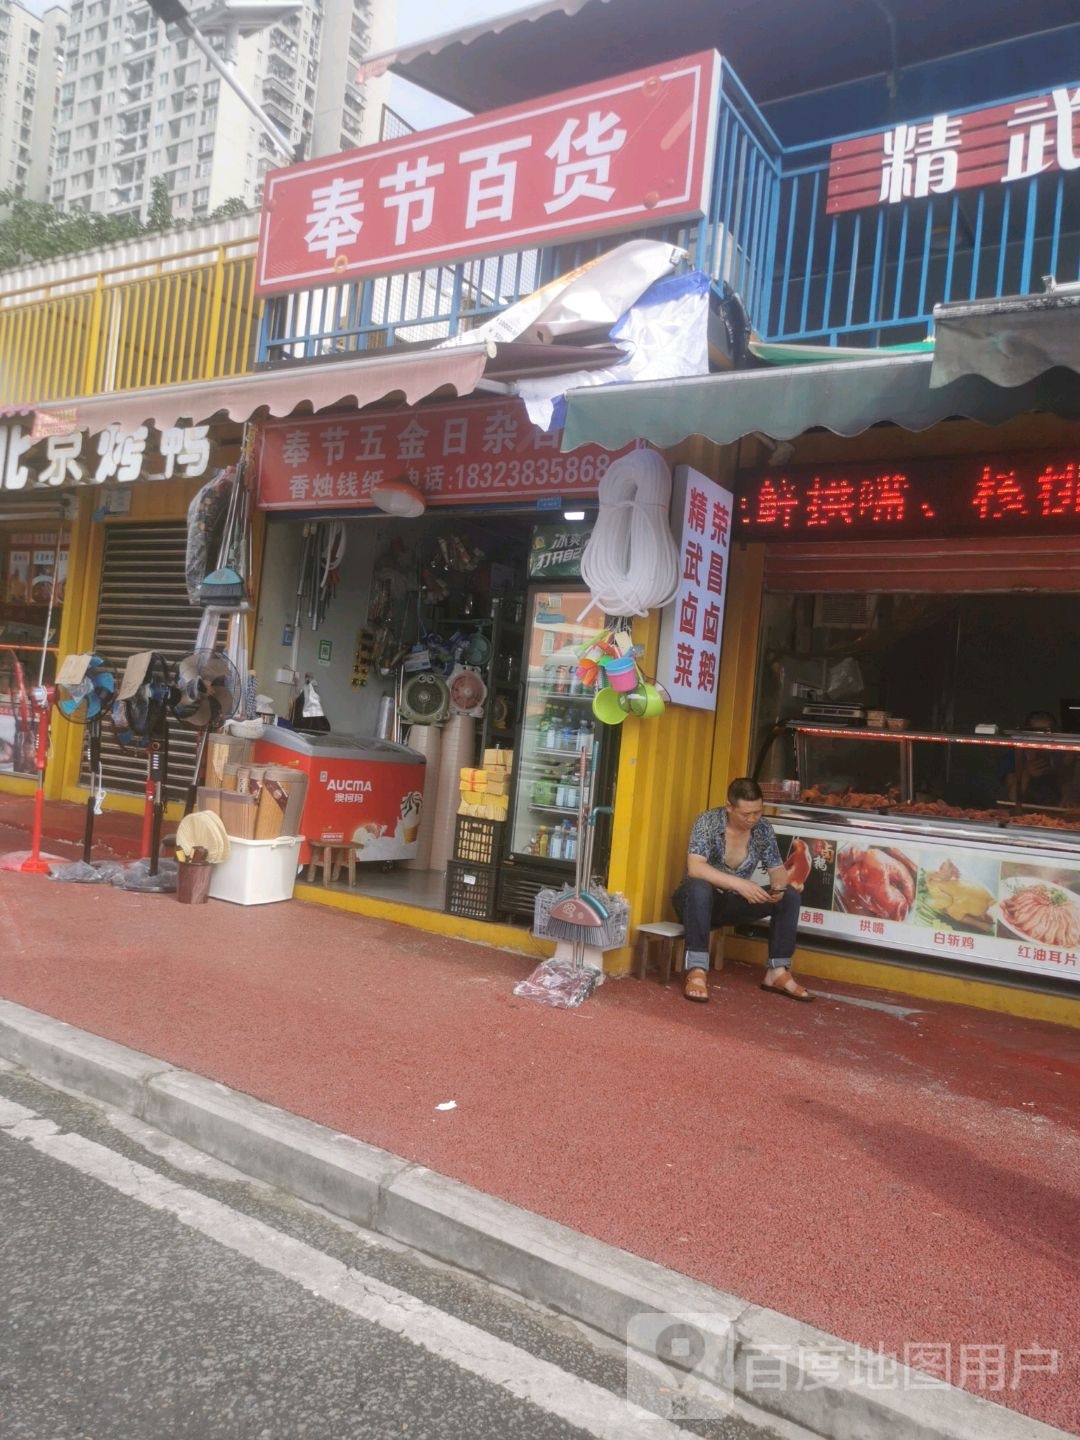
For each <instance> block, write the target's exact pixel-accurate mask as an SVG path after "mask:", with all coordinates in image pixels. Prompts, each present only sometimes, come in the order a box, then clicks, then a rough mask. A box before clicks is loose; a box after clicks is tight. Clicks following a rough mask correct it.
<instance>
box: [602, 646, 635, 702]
mask: <svg viewBox="0 0 1080 1440" xmlns="http://www.w3.org/2000/svg"><path fill="white" fill-rule="evenodd" d="M604 670H605V673H606V674H607V678H608V683H609V684H610V686H611V688H612V689H613V690H620V691H622V692H624V693H625V692H628V691H630V690H636V689H637V683H638V676H637V662H636V661H635V660H634V659H632V658H631V656H629V655H623V656H621V657H620V658H619V659H618V660H607V661H605V662H604Z"/></svg>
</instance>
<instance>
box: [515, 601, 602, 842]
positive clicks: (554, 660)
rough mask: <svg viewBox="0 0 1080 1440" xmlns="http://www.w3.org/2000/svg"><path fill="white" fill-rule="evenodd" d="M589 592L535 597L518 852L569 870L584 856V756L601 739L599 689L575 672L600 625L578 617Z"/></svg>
mask: <svg viewBox="0 0 1080 1440" xmlns="http://www.w3.org/2000/svg"><path fill="white" fill-rule="evenodd" d="M588 603H589V594H588V591H587V590H582V589H558V588H554V589H552V588H545V589H534V590H532V591H530V594H529V608H528V615H527V622H526V635H525V654H524V666H525V672H526V673H525V677H524V678H525V687H524V696H525V699H524V707H523V713H522V720H521V732H520V733H521V740H520V744H519V753H518V762H517V773H516V776H515V780H514V787H515V794H514V820H513V833H512V836H511V842H512V843H511V850H512V852H513V853H514V854H516V855H522V856H533V857H535V858H536V859H543V860H545V861H548V862H553V861H554V862H558V861H562V862H564V863H565V864H566V865H567V866H568V867H569V866H570V865H571V864H572V863H573V861H574V859H575V858H576V855H577V847H578V845H579V844H580V843H581V839H582V837H580V836H579V834H578V805H579V802H580V785H579V773H580V757H581V753H582V751H584V752H585V753H586V755H587V757H589V759H591V757H592V751H593V747H594V745H595V744H596V722H595V720H594V719H593V713H592V698H593V692H592V690H591V689H587V688H585V687H584V686H583V685H582V683H581V681H580V680H579V679H578V678H577V676H576V674H575V673H574V672H575V670H576V668H577V662H578V653H577V652H578V650H579V648H580V647H581V646H582V645H583V644H585V643H586V641H588V640H590V639H591V638H592V636H593V635H594V634H595V633H596V629H597V627H596V624H595V623H592V624H590V623H589V622H588V621H586V622H585V623H582V622H580V621H579V620H578V618H577V617H578V615H580V614H581V612H582V611H583V610H584V609H585V607H586V606H587V605H588Z"/></svg>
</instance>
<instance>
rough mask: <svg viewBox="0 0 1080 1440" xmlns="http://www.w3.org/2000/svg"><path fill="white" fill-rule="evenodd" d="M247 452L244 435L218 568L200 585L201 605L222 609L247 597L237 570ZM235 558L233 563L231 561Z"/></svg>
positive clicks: (243, 526) (242, 534)
mask: <svg viewBox="0 0 1080 1440" xmlns="http://www.w3.org/2000/svg"><path fill="white" fill-rule="evenodd" d="M247 452H248V440H247V438H246V437H245V440H244V448H243V451H242V453H241V455H240V459H239V460H238V461H237V465H236V478H235V480H234V481H233V489H232V494H231V495H230V496H229V508H228V512H227V514H226V516H225V528H224V530H223V531H222V535H221V548H220V550H219V551H218V564H217V569H216V570H211V572H210V574H209V575H207V576H206V577H205V578H204V579H203V581H202V583H201V584H200V585H199V603H200V605H210V606H214V607H215V608H217V609H222V608H224V607H227V606H230V605H239V604H240V602H241V601H242V600H244V599H246V598H247V584H246V582H245V580H244V577H243V575H242V574H241V573H240V569H239V566H240V565H242V563H243V559H242V556H243V549H244V537H245V535H246V533H247V522H248V513H247V499H248V496H247V485H246V483H245V480H244V475H245V460H246V458H247ZM234 561H235V563H231V562H234Z"/></svg>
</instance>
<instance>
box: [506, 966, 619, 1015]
mask: <svg viewBox="0 0 1080 1440" xmlns="http://www.w3.org/2000/svg"><path fill="white" fill-rule="evenodd" d="M603 983H604V972H603V971H602V970H593V969H592V968H591V967H590V966H584V967H582V966H580V965H575V964H574V962H573V961H572V960H558V959H555V960H545V961H544V963H543V964H542V965H538V966H537V967H536V969H535V970H534V971H533V972H532V974H531V975H530V976H529V978H528V979H527V980H522V981H521V982H520V983H519V984H517V985H515V986H514V994H515V995H520V996H522V997H523V998H524V999H526V1000H536V1001H537V1002H538V1003H539V1004H541V1005H551V1006H554V1008H555V1009H557V1010H575V1009H576V1008H577V1007H578V1006H579V1005H581V1004H583V1003H584V1002H585V1001H586V1000H587V999H588V998H589V996H590V995H591V994H592V993H593V991H594V990H595V989H596V987H597V986H598V985H602V984H603Z"/></svg>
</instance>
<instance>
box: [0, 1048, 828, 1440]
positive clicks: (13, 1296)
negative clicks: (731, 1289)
mask: <svg viewBox="0 0 1080 1440" xmlns="http://www.w3.org/2000/svg"><path fill="white" fill-rule="evenodd" d="M0 1295H2V1296H3V1297H4V1298H3V1302H2V1304H0V1435H2V1436H3V1437H4V1440H293V1437H297V1440H300V1437H305V1440H306V1437H310V1440H353V1437H357V1440H368V1437H372V1440H374V1437H384V1436H385V1437H387V1440H389V1437H394V1440H414V1437H415V1440H428V1437H431V1440H435V1437H438V1440H459V1437H460V1440H489V1437H490V1440H515V1437H522V1440H525V1437H528V1440H571V1437H599V1440H632V1437H635V1436H642V1437H647V1440H677V1437H679V1436H680V1435H686V1434H699V1435H702V1436H708V1437H710V1440H797V1437H798V1436H800V1435H802V1433H803V1432H801V1431H798V1430H796V1429H794V1428H793V1427H790V1426H787V1425H784V1424H782V1423H777V1424H775V1425H774V1424H769V1425H762V1424H760V1423H759V1422H758V1418H757V1417H753V1416H748V1415H747V1413H746V1412H745V1411H740V1412H735V1413H732V1414H728V1415H726V1416H723V1417H722V1418H713V1419H710V1420H707V1421H696V1422H692V1421H682V1422H679V1423H676V1422H675V1421H673V1420H672V1419H670V1418H659V1417H658V1416H657V1415H644V1414H642V1413H640V1412H635V1411H632V1410H630V1409H628V1408H627V1407H626V1405H625V1400H624V1396H625V1393H626V1385H627V1378H626V1360H625V1355H624V1354H623V1353H622V1351H621V1349H620V1348H619V1347H617V1346H615V1345H613V1344H611V1343H610V1342H605V1341H602V1340H600V1339H599V1338H598V1337H594V1336H590V1335H588V1334H587V1333H586V1332H584V1331H583V1330H582V1329H581V1328H580V1327H578V1326H576V1325H573V1324H571V1323H569V1322H566V1321H564V1320H562V1319H560V1318H558V1317H555V1316H552V1315H549V1314H547V1313H546V1312H543V1311H541V1310H539V1309H536V1308H533V1307H530V1306H527V1305H526V1304H524V1303H523V1302H521V1301H519V1300H517V1299H516V1298H514V1297H509V1296H507V1295H505V1294H504V1293H502V1292H501V1291H498V1290H496V1289H494V1288H493V1287H490V1286H488V1285H485V1284H484V1283H483V1282H481V1281H479V1280H477V1279H475V1278H472V1277H469V1276H465V1275H461V1274H458V1273H456V1272H453V1271H451V1270H448V1269H447V1268H446V1267H444V1266H439V1265H436V1264H435V1263H434V1262H431V1261H428V1260H426V1259H425V1258H423V1257H421V1256H419V1255H417V1254H415V1253H413V1252H411V1251H408V1250H406V1249H404V1248H403V1247H400V1246H396V1245H393V1244H392V1243H390V1242H387V1241H385V1240H383V1239H382V1238H380V1237H374V1236H370V1235H368V1234H366V1233H365V1232H362V1231H360V1230H358V1229H356V1228H355V1227H353V1226H350V1225H348V1224H345V1223H343V1222H341V1221H339V1220H337V1219H335V1218H333V1217H330V1216H328V1215H325V1214H324V1213H322V1212H321V1211H318V1210H316V1209H314V1208H312V1207H311V1206H308V1205H305V1204H303V1203H302V1202H298V1201H295V1200H293V1199H292V1198H291V1197H289V1196H287V1195H284V1194H282V1193H281V1192H279V1191H275V1190H272V1189H270V1188H269V1187H266V1186H263V1185H260V1184H256V1183H253V1182H251V1181H248V1180H246V1179H244V1178H243V1177H241V1176H239V1175H238V1174H236V1172H234V1171H231V1170H230V1169H228V1167H226V1166H223V1165H221V1164H220V1163H219V1162H217V1161H215V1160H212V1159H210V1158H208V1157H206V1156H203V1155H201V1154H199V1153H198V1152H196V1151H194V1150H191V1149H190V1148H189V1147H187V1146H185V1145H182V1144H180V1143H179V1142H177V1141H175V1140H172V1139H170V1138H169V1137H167V1136H164V1135H162V1134H160V1133H159V1132H157V1131H154V1130H151V1129H150V1128H149V1127H146V1126H143V1125H141V1124H140V1123H139V1122H137V1121H135V1120H133V1119H131V1118H130V1117H129V1116H126V1115H121V1114H119V1113H116V1112H106V1111H104V1110H102V1109H99V1108H98V1107H96V1106H94V1105H91V1104H88V1103H84V1102H83V1101H80V1100H76V1099H74V1098H72V1097H70V1096H68V1095H65V1094H62V1093H60V1092H57V1091H55V1090H52V1089H49V1088H47V1087H45V1086H43V1085H41V1084H39V1083H38V1082H36V1081H34V1080H32V1079H30V1078H29V1077H27V1076H25V1075H24V1074H22V1073H21V1072H19V1071H17V1070H13V1069H11V1068H10V1067H6V1066H4V1065H3V1062H0ZM664 1403H667V1402H666V1401H662V1404H664ZM691 1403H693V1402H691ZM670 1413H671V1412H670V1411H669V1412H668V1414H669V1417H670Z"/></svg>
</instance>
